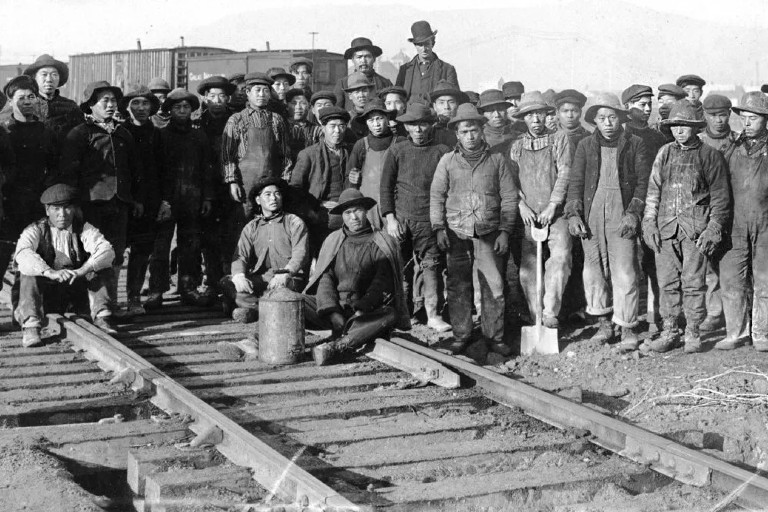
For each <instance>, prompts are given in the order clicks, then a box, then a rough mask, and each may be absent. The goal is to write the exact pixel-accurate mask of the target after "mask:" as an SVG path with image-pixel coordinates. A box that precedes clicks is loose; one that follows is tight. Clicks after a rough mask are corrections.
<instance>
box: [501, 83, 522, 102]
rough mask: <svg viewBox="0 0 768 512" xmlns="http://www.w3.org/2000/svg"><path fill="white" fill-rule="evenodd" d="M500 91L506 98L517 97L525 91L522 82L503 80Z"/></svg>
mask: <svg viewBox="0 0 768 512" xmlns="http://www.w3.org/2000/svg"><path fill="white" fill-rule="evenodd" d="M501 92H503V93H504V97H505V98H507V99H519V98H520V97H521V96H522V95H523V93H524V92H525V86H524V85H523V82H505V83H504V85H502V86H501Z"/></svg>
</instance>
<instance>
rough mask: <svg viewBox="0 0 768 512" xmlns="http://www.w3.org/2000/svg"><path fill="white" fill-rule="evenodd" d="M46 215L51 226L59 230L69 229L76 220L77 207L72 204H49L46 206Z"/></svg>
mask: <svg viewBox="0 0 768 512" xmlns="http://www.w3.org/2000/svg"><path fill="white" fill-rule="evenodd" d="M45 214H46V215H47V216H48V222H50V223H51V226H54V227H57V228H59V229H67V228H68V227H69V226H71V225H72V220H73V219H74V218H75V206H74V205H72V204H67V205H60V204H47V205H45Z"/></svg>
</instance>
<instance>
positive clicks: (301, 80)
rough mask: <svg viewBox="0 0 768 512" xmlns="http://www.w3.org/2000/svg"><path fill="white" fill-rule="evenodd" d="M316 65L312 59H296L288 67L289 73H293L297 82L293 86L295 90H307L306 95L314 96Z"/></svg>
mask: <svg viewBox="0 0 768 512" xmlns="http://www.w3.org/2000/svg"><path fill="white" fill-rule="evenodd" d="M313 68H314V64H313V62H312V60H311V59H308V58H306V57H296V58H295V59H292V60H291V62H290V64H289V65H288V71H290V72H291V74H292V75H293V77H294V78H295V79H296V81H295V82H294V84H293V88H294V89H302V90H306V93H307V94H309V95H310V96H312V70H313Z"/></svg>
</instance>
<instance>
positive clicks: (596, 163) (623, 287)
mask: <svg viewBox="0 0 768 512" xmlns="http://www.w3.org/2000/svg"><path fill="white" fill-rule="evenodd" d="M626 118H627V111H626V110H624V109H623V108H622V105H621V104H620V103H619V98H618V97H616V95H614V94H610V93H606V94H604V95H602V96H598V97H597V98H596V99H595V102H594V104H593V105H591V106H590V107H589V109H588V110H587V113H586V116H585V120H586V121H587V122H588V123H589V124H591V125H594V126H596V127H597V130H595V133H594V134H593V135H591V136H590V137H587V138H585V139H582V140H581V142H580V143H579V147H578V148H577V149H576V155H575V158H574V161H573V169H572V171H571V182H570V185H569V186H568V203H567V204H566V208H565V212H566V213H565V214H566V217H567V218H568V225H569V231H570V233H571V235H573V236H577V237H579V238H581V239H582V245H583V246H584V289H585V291H586V298H587V313H589V314H590V315H593V316H597V317H598V319H599V320H598V322H599V325H598V332H597V334H596V335H595V336H594V337H593V339H598V340H599V341H600V342H602V343H607V342H609V341H610V340H611V339H612V338H613V335H614V329H613V325H612V322H613V324H616V325H618V326H620V327H621V345H620V346H619V348H620V350H622V351H625V352H626V351H632V350H636V349H637V348H638V347H639V345H640V341H639V339H638V337H637V334H636V333H635V327H637V324H638V320H637V313H638V298H639V290H638V282H637V278H638V270H639V269H638V262H637V238H638V236H639V235H640V222H641V220H642V216H643V208H644V206H645V196H646V192H647V190H648V176H649V174H650V172H651V163H652V160H651V157H650V155H649V154H648V151H647V150H646V148H645V144H644V143H643V141H642V139H640V137H637V136H635V135H630V134H628V133H627V132H626V131H625V130H624V129H622V126H621V125H622V123H623V122H624V121H626Z"/></svg>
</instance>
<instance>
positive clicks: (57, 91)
mask: <svg viewBox="0 0 768 512" xmlns="http://www.w3.org/2000/svg"><path fill="white" fill-rule="evenodd" d="M37 96H38V98H40V99H43V100H45V101H49V102H50V101H53V100H55V99H57V98H58V97H59V96H61V93H60V92H59V90H58V89H56V90H55V91H53V98H51V99H48V98H46V97H45V96H43V95H42V94H38V95H37Z"/></svg>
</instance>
